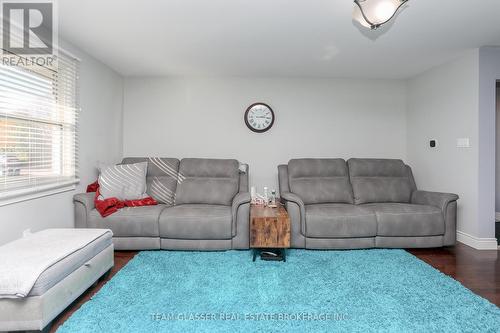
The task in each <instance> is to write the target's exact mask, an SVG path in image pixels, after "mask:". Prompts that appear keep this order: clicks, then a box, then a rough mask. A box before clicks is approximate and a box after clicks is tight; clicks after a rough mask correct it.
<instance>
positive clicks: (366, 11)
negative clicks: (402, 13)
mask: <svg viewBox="0 0 500 333" xmlns="http://www.w3.org/2000/svg"><path fill="white" fill-rule="evenodd" d="M406 2H408V0H354V3H355V4H356V5H355V6H354V13H353V18H354V19H355V20H356V21H358V22H359V23H360V24H361V25H362V26H364V27H367V28H370V29H372V30H375V29H377V28H378V27H380V26H381V25H382V24H385V23H387V22H389V21H390V20H391V19H392V18H393V17H394V15H396V13H397V11H398V9H399V8H401V6H403V5H404V4H405V3H406Z"/></svg>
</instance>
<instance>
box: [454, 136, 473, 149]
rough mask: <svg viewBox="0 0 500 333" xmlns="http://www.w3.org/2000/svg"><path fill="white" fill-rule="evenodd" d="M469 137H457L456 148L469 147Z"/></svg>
mask: <svg viewBox="0 0 500 333" xmlns="http://www.w3.org/2000/svg"><path fill="white" fill-rule="evenodd" d="M470 147H471V146H470V139H469V138H458V139H457V148H470Z"/></svg>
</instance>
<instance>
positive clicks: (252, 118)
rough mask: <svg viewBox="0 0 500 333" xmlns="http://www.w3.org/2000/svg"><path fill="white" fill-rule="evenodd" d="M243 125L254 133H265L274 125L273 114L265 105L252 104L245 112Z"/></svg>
mask: <svg viewBox="0 0 500 333" xmlns="http://www.w3.org/2000/svg"><path fill="white" fill-rule="evenodd" d="M245 124H246V125H247V127H248V128H249V129H251V130H252V131H254V132H257V133H262V132H265V131H267V130H269V129H270V128H271V127H272V126H273V124H274V112H273V110H272V109H271V108H270V107H269V105H267V104H264V103H255V104H252V105H250V106H249V107H248V109H247V111H246V112H245Z"/></svg>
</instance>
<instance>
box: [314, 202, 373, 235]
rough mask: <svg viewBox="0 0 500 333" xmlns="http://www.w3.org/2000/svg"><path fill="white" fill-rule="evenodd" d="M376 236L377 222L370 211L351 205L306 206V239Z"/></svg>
mask: <svg viewBox="0 0 500 333" xmlns="http://www.w3.org/2000/svg"><path fill="white" fill-rule="evenodd" d="M376 234H377V221H376V219H375V214H374V213H373V211H371V210H370V209H367V208H364V207H361V206H355V205H352V204H319V205H307V206H306V236H307V237H315V238H350V237H374V236H376Z"/></svg>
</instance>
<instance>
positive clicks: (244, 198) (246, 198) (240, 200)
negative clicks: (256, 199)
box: [231, 192, 251, 237]
mask: <svg viewBox="0 0 500 333" xmlns="http://www.w3.org/2000/svg"><path fill="white" fill-rule="evenodd" d="M250 201H251V197H250V192H239V193H237V194H236V196H235V197H234V198H233V204H232V208H231V211H232V215H233V225H232V231H231V232H232V235H233V237H234V236H235V235H236V231H237V230H236V229H237V228H236V221H237V219H238V209H239V208H240V206H242V205H244V204H249V203H250ZM249 218H250V217H249Z"/></svg>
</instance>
